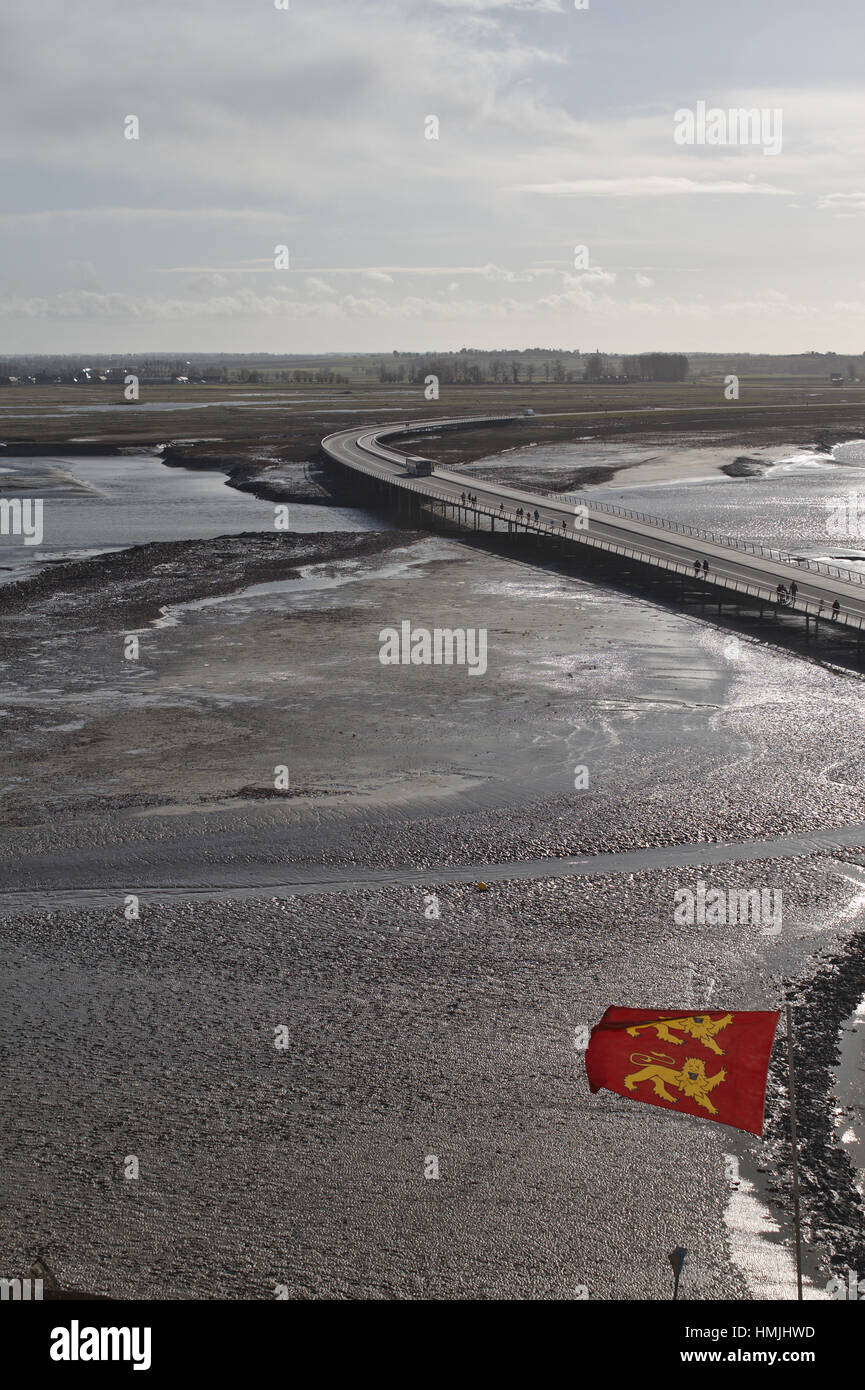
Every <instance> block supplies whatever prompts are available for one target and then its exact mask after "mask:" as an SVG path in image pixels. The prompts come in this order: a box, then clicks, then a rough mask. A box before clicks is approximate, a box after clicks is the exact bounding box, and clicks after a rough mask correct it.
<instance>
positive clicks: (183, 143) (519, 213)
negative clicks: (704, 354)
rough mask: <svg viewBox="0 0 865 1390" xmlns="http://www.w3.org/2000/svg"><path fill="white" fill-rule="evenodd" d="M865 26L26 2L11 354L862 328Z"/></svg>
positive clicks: (5, 113) (13, 17)
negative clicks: (704, 120) (750, 125)
mask: <svg viewBox="0 0 865 1390" xmlns="http://www.w3.org/2000/svg"><path fill="white" fill-rule="evenodd" d="M286 3H287V4H288V6H289V8H277V6H278V5H279V6H282V5H283V4H286ZM578 3H581V4H582V3H585V0H578ZM863 38H865V6H863V5H862V0H831V3H829V4H823V5H817V4H814V3H813V0H807V2H806V0H724V3H723V4H719V3H709V0H660V3H653V2H652V0H587V5H586V8H577V7H576V5H575V4H574V3H573V0H146V3H140V4H122V5H121V4H118V3H116V0H112V2H111V3H108V0H39V4H36V5H34V4H30V5H26V4H24V3H23V0H19V3H18V4H17V6H15V7H14V8H13V7H11V6H6V7H5V13H4V15H3V18H2V20H0V128H2V130H3V133H4V138H3V141H2V150H3V158H2V160H0V353H4V354H6V355H11V354H13V353H16V352H18V353H24V352H61V353H62V352H68V353H77V352H100V351H101V352H118V353H125V352H139V353H140V352H143V351H153V352H157V351H160V352H186V353H189V352H196V351H197V352H205V351H214V352H216V351H220V352H255V351H262V352H276V353H291V352H298V353H311V352H380V351H391V350H393V349H398V350H401V351H425V350H445V349H457V348H460V347H463V346H466V347H478V348H487V349H490V348H525V347H534V346H538V347H543V348H558V349H580V350H581V351H584V352H586V351H594V350H595V349H596V348H600V349H601V350H602V351H622V352H638V351H649V350H669V351H674V350H681V351H689V350H690V351H700V350H705V351H710V350H718V351H743V352H744V351H752V352H804V351H809V350H817V351H826V350H835V351H838V352H847V353H854V352H855V353H859V352H862V351H863V350H865V323H862V318H863V313H862V310H863V307H865V260H863V255H862V244H863V232H865V98H863V95H862V83H861V71H860V70H861V55H862V51H863ZM701 103H702V104H703V109H704V110H708V111H709V112H710V113H711V112H713V111H714V112H716V113H719V114H717V115H715V116H713V117H711V122H712V130H711V131H710V130H709V126H708V125H704V127H700V125H699V123H698V122H697V115H696V113H697V112H698V111H699V109H700V104H701ZM739 109H748V110H750V109H754V110H756V111H757V112H758V113H762V116H761V119H762V121H763V123H764V124H763V125H762V126H761V127H760V129H759V130H756V129H755V130H753V131H752V130H750V129H746V130H745V131H743V132H739V131H737V130H735V129H733V128H732V126H731V121H730V119H729V116H728V113H729V112H730V111H734V110H739ZM683 112H684V113H685V115H682V113H683ZM688 113H692V115H693V119H692V125H693V129H692V130H691V131H690V132H689V130H688ZM779 113H780V114H779ZM131 117H134V118H135V120H134V121H131V120H130V118H131ZM433 118H434V119H433ZM136 122H137V130H136ZM689 133H690V134H691V135H692V137H693V138H692V141H691V142H690V143H686V142H685V141H684V137H685V136H687V135H688V134H689ZM131 134H137V137H138V138H137V139H134V138H128V137H129V136H130V135H131ZM677 134H678V137H679V138H678V139H677ZM433 135H436V136H437V138H430V136H433ZM709 135H711V138H712V140H713V141H714V143H709V140H708V138H707V137H708V136H709ZM740 137H741V138H740ZM743 141H745V142H743ZM779 147H780V148H779ZM277 248H286V249H285V250H284V251H281V252H280V251H278V250H277ZM576 248H583V249H582V250H579V251H578V250H577V249H576ZM286 262H287V264H286Z"/></svg>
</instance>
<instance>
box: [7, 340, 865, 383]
mask: <svg viewBox="0 0 865 1390" xmlns="http://www.w3.org/2000/svg"><path fill="white" fill-rule="evenodd" d="M863 359H865V353H863V354H861V355H858V356H857V355H855V354H851V355H845V354H840V353H836V352H801V353H784V354H781V353H777V354H772V353H742V352H729V353H723V352H691V353H687V354H686V353H683V352H641V353H605V352H601V351H600V350H596V351H595V352H592V353H583V352H581V351H580V350H579V349H578V348H573V349H558V348H544V347H537V346H536V347H531V348H502V349H497V350H491V349H484V348H472V347H463V348H460V349H459V350H457V351H454V352H400V351H398V350H393V351H391V352H370V353H362V352H353V353H237V354H232V353H208V352H205V353H197V354H196V355H195V356H194V357H192V358H184V357H176V356H175V355H174V354H173V353H165V352H163V353H146V354H145V353H139V354H129V355H124V356H121V355H120V354H117V353H104V354H93V355H90V354H88V355H87V356H83V355H81V356H73V355H59V354H58V355H46V354H41V355H35V354H34V355H29V354H28V355H18V354H16V355H11V354H10V356H8V357H6V358H4V359H2V360H0V386H7V387H13V388H14V387H15V386H22V385H29V384H34V385H39V386H41V385H65V384H67V383H74V384H75V385H76V386H87V385H93V386H97V385H116V384H121V385H122V382H123V378H124V377H125V376H126V374H127V373H128V372H133V373H134V374H135V375H136V376H137V377H138V378H139V379H140V381H141V382H150V383H157V382H158V383H164V384H170V385H176V386H177V387H178V388H179V389H182V388H183V387H184V386H186V385H196V384H199V383H201V384H208V385H211V384H213V385H216V384H218V385H234V384H240V385H247V384H250V385H258V384H261V385H289V384H290V385H304V386H306V385H310V386H344V387H351V386H370V385H371V384H373V383H380V384H384V385H391V384H396V385H399V384H403V385H406V386H418V385H421V386H422V385H423V384H424V382H425V380H426V378H427V377H429V376H435V377H437V378H438V381H439V383H440V384H441V385H464V386H483V385H493V386H503V385H514V386H543V385H556V386H563V385H568V384H570V383H580V382H584V383H587V384H589V385H596V384H603V383H609V382H615V383H618V382H622V383H627V382H659V383H663V382H671V383H675V382H683V381H686V380H690V381H703V382H705V381H718V380H723V378H724V377H725V376H726V375H728V374H730V373H733V374H734V375H736V376H738V377H740V378H742V379H743V380H748V379H750V380H754V379H762V380H773V379H774V380H784V379H787V380H807V379H810V380H821V379H822V380H824V381H829V380H832V381H844V380H847V381H857V380H863V379H865V360H863Z"/></svg>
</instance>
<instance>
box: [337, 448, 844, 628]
mask: <svg viewBox="0 0 865 1390" xmlns="http://www.w3.org/2000/svg"><path fill="white" fill-rule="evenodd" d="M368 452H369V453H370V458H371V462H372V460H373V459H374V458H375V453H374V452H373V451H372V450H368ZM384 452H388V451H384ZM387 461H388V462H390V461H392V460H390V459H388V460H387ZM401 461H404V460H401ZM360 466H361V467H362V465H360ZM387 481H388V482H389V483H390V484H391V485H392V486H394V487H401V488H403V489H405V490H406V491H409V492H417V493H419V494H420V495H421V496H423V497H425V498H426V499H427V500H428V501H430V502H437V503H439V504H441V505H444V506H452V507H454V508H455V509H457V510H465V511H471V512H472V513H476V514H478V515H481V516H488V517H491V518H492V519H493V520H495V519H498V520H499V521H509V522H513V523H514V524H515V525H517V526H518V527H520V528H522V529H523V530H525V531H534V532H537V533H538V534H540V535H556V536H559V537H560V538H561V539H567V540H572V541H575V542H576V543H577V544H582V545H591V546H594V547H595V548H597V549H602V550H608V551H610V552H612V553H614V554H617V555H627V556H629V557H631V558H633V559H637V560H640V561H641V562H642V563H644V564H650V565H653V566H654V567H655V568H659V569H666V570H671V571H673V572H675V573H678V574H687V575H691V576H692V577H693V573H694V571H693V565H689V564H687V563H685V562H683V561H681V560H672V559H667V558H666V557H664V556H660V555H656V554H654V553H653V552H651V551H645V550H641V549H640V547H639V546H628V545H625V544H623V543H622V542H617V541H607V540H604V538H603V537H600V536H592V535H590V534H589V533H588V532H587V531H581V530H579V529H576V528H575V529H573V530H568V528H567V527H564V528H563V527H562V526H561V525H558V526H557V525H556V523H555V522H552V521H550V522H537V523H536V522H534V521H531V520H530V519H528V518H526V517H521V518H517V517H516V515H515V512H514V510H513V509H512V510H511V511H510V512H508V511H507V510H505V511H502V510H498V511H497V510H495V509H494V508H492V507H487V506H486V505H485V504H483V503H473V504H472V505H471V506H470V507H465V506H461V504H460V502H459V501H457V500H453V501H451V500H450V499H447V498H443V497H441V496H440V495H439V494H438V493H436V492H433V491H432V490H431V489H430V486H429V484H426V483H423V482H418V481H416V480H415V479H412V478H405V477H400V476H399V475H397V474H391V475H390V476H389V477H388V479H387ZM583 505H586V504H583ZM590 506H591V510H595V509H598V510H601V511H606V512H611V513H613V514H614V515H618V516H624V517H630V518H632V519H633V520H638V521H643V522H648V523H649V524H650V525H653V526H658V527H659V528H661V529H662V530H666V531H678V532H679V534H683V535H690V536H694V537H697V538H699V539H702V540H711V541H714V542H715V543H716V544H717V545H721V546H732V547H734V548H735V549H738V550H747V551H750V552H751V553H752V554H760V555H763V556H766V557H767V558H770V559H777V560H781V561H784V562H785V563H792V564H796V565H797V566H807V567H808V568H814V569H816V570H818V571H819V572H820V573H823V574H828V575H831V576H832V577H834V578H837V579H848V578H849V579H853V580H854V581H855V582H856V583H858V584H861V583H863V582H865V576H863V575H861V574H857V573H856V572H855V571H846V570H841V569H840V568H836V567H834V566H829V565H824V564H823V563H822V562H820V561H816V560H815V561H807V560H797V559H796V558H795V556H792V555H790V554H789V553H788V552H786V551H781V550H774V549H772V548H771V547H769V546H760V545H757V544H756V543H752V542H750V541H737V540H736V539H735V538H733V537H730V536H718V535H715V534H714V533H713V532H710V531H701V530H699V529H698V528H697V527H692V526H688V525H686V524H685V523H684V522H670V521H668V520H666V519H665V518H663V517H654V516H651V515H649V514H648V513H646V512H638V511H635V510H633V509H631V508H628V507H618V506H616V505H615V504H614V503H606V502H605V503H598V502H595V501H592V503H591V504H590ZM712 584H713V585H714V586H715V587H716V588H725V589H733V590H735V591H737V592H739V593H743V594H747V595H749V596H750V597H753V598H760V599H761V600H763V601H764V602H766V603H768V604H772V605H775V606H778V607H783V608H787V609H788V610H789V611H790V612H795V613H801V614H805V615H808V616H813V617H815V618H823V619H824V621H826V622H829V621H834V622H835V623H840V624H841V625H842V626H844V627H853V628H857V629H858V630H860V631H861V630H862V628H863V627H865V618H862V617H860V616H859V615H857V614H853V613H849V612H846V611H845V610H844V609H843V608H842V609H841V611H840V613H839V614H838V615H837V617H836V618H835V619H832V618H831V610H829V609H826V607H825V604H823V603H821V602H817V601H816V600H814V599H804V598H803V599H799V598H798V597H797V600H796V602H795V603H794V604H791V603H787V604H779V603H778V595H777V591H776V590H773V589H771V588H769V587H768V586H766V587H764V586H763V585H760V584H746V583H743V582H742V581H741V580H737V579H733V578H731V577H727V576H724V575H720V574H715V575H713V576H712Z"/></svg>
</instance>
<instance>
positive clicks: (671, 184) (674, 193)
mask: <svg viewBox="0 0 865 1390" xmlns="http://www.w3.org/2000/svg"><path fill="white" fill-rule="evenodd" d="M789 191H790V190H789V189H788V188H777V187H776V186H775V185H774V184H769V183H757V182H755V181H754V182H752V181H751V180H745V179H742V180H739V181H738V182H737V181H734V180H732V179H702V180H701V179H690V178H687V177H685V176H682V177H678V178H676V177H669V176H663V175H652V174H649V175H641V176H631V177H627V178H612V179H571V180H569V181H568V182H561V183H525V184H520V185H518V186H517V187H516V188H515V189H514V192H517V193H545V194H548V195H554V196H555V197H559V198H573V197H576V196H578V195H580V194H582V195H585V196H587V197H590V198H671V197H680V196H683V195H687V196H690V195H692V194H708V193H712V194H718V193H733V194H740V193H768V194H780V193H789Z"/></svg>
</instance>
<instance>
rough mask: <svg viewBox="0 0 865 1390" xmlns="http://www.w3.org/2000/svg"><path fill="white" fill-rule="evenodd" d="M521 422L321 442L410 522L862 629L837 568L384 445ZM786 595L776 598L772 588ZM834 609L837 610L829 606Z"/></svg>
mask: <svg viewBox="0 0 865 1390" xmlns="http://www.w3.org/2000/svg"><path fill="white" fill-rule="evenodd" d="M506 423H514V424H516V423H520V424H523V425H525V424H528V423H530V421H529V420H526V419H525V418H524V417H523V416H520V415H506V416H502V415H495V416H480V417H478V416H469V417H455V418H451V419H438V420H419V421H405V420H401V421H399V422H395V423H391V424H386V425H376V426H372V427H370V426H364V427H357V426H355V427H354V428H352V429H347V430H340V431H338V432H337V433H336V434H330V435H328V436H327V438H326V439H323V440H322V449H323V450H324V452H325V454H326V455H327V456H328V458H329V459H330V460H332V461H333V462H334V463H336V464H339V465H341V466H342V467H343V468H346V469H348V470H351V471H352V472H354V473H357V474H361V475H363V476H364V477H365V478H366V480H367V481H368V482H369V484H370V485H371V486H372V488H373V490H374V491H375V492H378V493H385V492H386V493H390V494H391V497H390V499H389V500H390V501H391V503H393V502H394V501H395V502H396V503H397V505H398V506H399V507H400V508H401V509H404V510H405V511H407V512H408V514H409V515H411V516H413V517H414V518H415V519H416V520H418V521H420V520H422V518H423V515H424V512H426V513H427V514H428V515H430V514H431V515H434V516H435V515H437V516H439V517H442V518H444V519H450V520H452V521H453V522H454V523H456V524H457V525H460V526H463V527H468V528H471V529H474V530H488V531H491V532H495V531H505V532H508V533H510V534H513V533H515V532H520V533H526V534H529V535H531V534H534V535H536V536H537V537H538V538H539V539H541V540H543V539H544V538H547V539H549V540H550V541H555V542H556V543H557V544H558V545H565V546H583V547H592V548H594V549H595V550H598V551H605V552H607V554H608V556H609V558H610V559H611V560H612V561H613V563H615V559H614V557H616V556H620V557H621V559H622V560H623V561H625V562H627V561H631V562H637V563H638V564H641V565H647V566H650V567H651V568H653V569H655V570H657V571H659V572H660V571H667V572H668V573H669V574H670V575H671V577H672V576H673V575H676V574H678V575H680V576H681V577H682V579H683V581H684V580H686V579H688V577H690V579H691V580H692V581H696V582H698V583H700V584H703V583H705V584H706V586H707V588H708V587H709V586H711V587H712V589H713V590H714V593H713V598H717V599H723V597H724V595H723V594H722V593H719V591H722V590H728V591H729V598H730V600H732V601H734V602H735V601H736V598H737V596H738V599H739V601H740V602H741V603H742V605H743V606H755V605H756V606H758V607H759V608H760V609H761V612H762V610H763V608H764V606H768V607H770V608H772V609H773V610H783V611H784V612H789V613H790V614H791V615H792V614H795V615H797V616H798V617H801V618H803V619H804V620H805V623H806V625H807V626H808V627H810V625H811V623H812V622H813V623H814V625H815V628H819V625H820V624H821V623H824V622H825V623H827V624H828V623H831V624H832V625H833V626H834V627H836V628H840V629H853V633H852V634H851V635H855V637H856V641H857V646H858V645H859V643H860V642H861V641H862V638H863V633H865V574H860V573H858V572H857V571H855V570H850V569H845V567H844V566H843V565H833V564H826V563H824V562H822V561H816V560H804V559H797V558H796V557H795V556H794V555H792V554H789V553H788V552H786V551H783V550H774V549H771V548H770V547H768V546H761V545H755V544H752V543H750V542H747V541H741V540H736V539H735V538H733V537H730V536H722V535H717V534H715V533H713V532H709V531H701V530H698V529H697V528H696V527H692V526H685V525H683V524H681V523H677V522H673V521H667V520H665V519H664V518H663V517H657V516H649V515H647V514H645V513H642V512H637V511H632V510H630V509H629V508H627V507H619V506H615V505H613V504H611V503H606V502H597V501H594V500H593V499H592V497H591V494H590V493H587V494H585V496H584V495H583V494H579V498H580V500H579V502H577V501H575V500H573V499H568V498H565V497H555V496H553V497H550V496H547V495H546V494H543V493H533V492H526V491H523V490H521V489H517V488H511V487H505V486H503V485H501V484H499V483H494V482H488V481H485V480H484V479H481V478H474V477H472V476H471V475H470V474H468V473H464V472H459V471H457V470H454V469H449V468H444V467H440V466H439V465H435V467H434V471H433V472H432V473H431V474H430V475H429V476H427V477H417V476H415V475H414V471H413V466H412V463H411V460H412V459H413V458H414V457H415V452H412V453H411V454H409V453H406V452H403V451H401V450H399V449H396V448H394V447H393V445H392V444H389V443H386V442H384V441H388V440H393V439H394V437H396V436H402V437H406V438H408V439H409V440H410V441H412V444H413V445H414V444H415V441H420V440H422V438H423V436H424V434H430V433H436V434H438V433H439V432H440V431H442V430H457V429H466V428H469V427H471V426H478V425H492V424H506ZM696 560H699V561H700V562H701V565H702V562H703V561H706V562H707V564H708V566H709V570H708V572H707V573H703V571H702V568H701V570H700V571H699V572H698V571H697V570H696V568H695V561H696ZM794 582H795V584H796V585H797V589H798V592H797V593H796V596H795V599H789V598H788V599H787V600H786V601H784V602H783V603H782V602H781V601H780V600H779V593H778V586H779V585H783V586H784V587H785V589H786V590H787V593H788V594H789V592H790V585H791V583H794ZM835 603H837V604H838V608H837V609H833V605H834V604H835Z"/></svg>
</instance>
